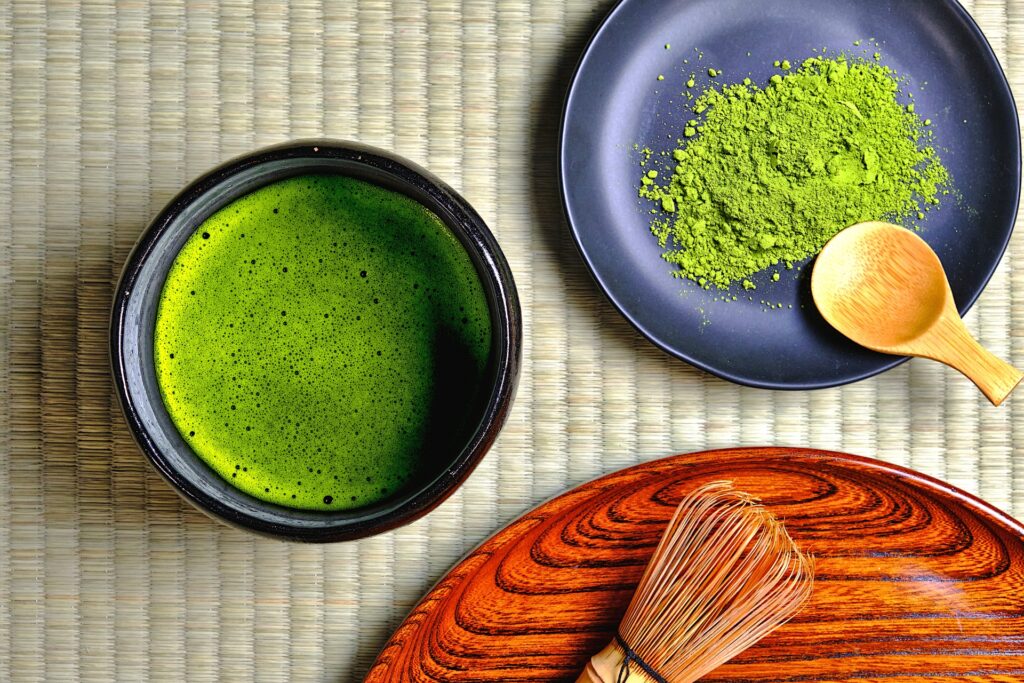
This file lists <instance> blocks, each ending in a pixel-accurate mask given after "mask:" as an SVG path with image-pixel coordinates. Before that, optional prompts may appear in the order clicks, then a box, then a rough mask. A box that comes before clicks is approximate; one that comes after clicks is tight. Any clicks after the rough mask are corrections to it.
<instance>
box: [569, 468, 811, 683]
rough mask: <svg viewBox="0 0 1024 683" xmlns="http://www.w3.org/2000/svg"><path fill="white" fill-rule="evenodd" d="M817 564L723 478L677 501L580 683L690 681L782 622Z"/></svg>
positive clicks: (799, 602)
mask: <svg viewBox="0 0 1024 683" xmlns="http://www.w3.org/2000/svg"><path fill="white" fill-rule="evenodd" d="M813 575H814V566H813V561H812V560H811V558H810V557H809V556H807V555H805V554H803V553H802V552H801V551H800V549H799V548H798V547H797V546H796V544H795V543H794V542H793V540H792V538H790V536H789V534H788V533H787V532H786V529H785V527H784V526H783V525H782V523H781V522H779V521H778V520H777V519H776V518H775V517H774V516H773V515H772V514H771V513H770V512H769V511H768V510H766V509H765V508H764V507H763V506H762V505H761V504H760V502H759V501H758V500H757V499H755V498H753V497H752V496H750V495H748V494H746V493H742V492H740V491H736V490H735V489H734V488H733V487H732V484H730V483H729V482H714V483H712V484H708V485H705V486H702V487H700V488H698V489H697V490H695V491H693V492H692V493H690V494H689V495H688V496H686V498H684V499H683V501H682V502H681V503H680V505H679V508H678V509H677V510H676V513H675V515H674V516H673V517H672V520H671V521H670V522H669V525H668V529H667V530H666V531H665V535H664V536H663V537H662V539H661V542H660V543H659V544H658V547H657V549H656V550H655V551H654V556H653V557H652V558H651V561H650V564H648V566H647V570H646V571H645V572H644V575H643V578H642V579H641V580H640V584H639V586H637V590H636V593H635V594H634V596H633V600H632V602H630V605H629V608H628V609H627V611H626V616H625V617H624V618H623V620H622V623H621V624H620V626H619V630H618V633H617V635H616V638H615V639H614V640H613V641H612V642H611V643H609V645H608V646H607V647H606V648H605V649H604V650H602V651H601V652H600V653H598V654H597V655H595V656H594V657H593V658H592V659H591V660H590V662H589V663H588V665H587V668H586V670H585V671H584V672H583V673H582V674H581V675H580V678H579V679H578V682H577V683H641V682H642V683H651V682H652V681H653V682H654V683H691V682H692V681H696V680H697V679H699V678H700V677H702V676H704V675H706V674H707V673H709V672H710V671H712V670H714V669H716V668H718V667H719V666H721V665H722V664H724V663H725V662H727V661H729V660H730V659H732V658H733V657H735V656H736V655H738V654H739V653H740V652H743V651H744V650H746V649H747V648H749V647H750V646H752V645H753V644H754V643H756V642H757V641H759V640H761V639H762V638H764V637H765V636H766V635H768V634H769V633H771V632H772V631H773V630H775V629H776V628H778V627H779V626H781V625H782V624H783V623H785V622H786V621H788V620H789V619H790V618H791V617H792V616H793V615H794V614H796V613H797V611H799V610H800V608H801V607H802V606H803V604H804V603H805V602H806V600H807V599H808V597H810V594H811V589H812V586H813Z"/></svg>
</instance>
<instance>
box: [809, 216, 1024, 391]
mask: <svg viewBox="0 0 1024 683" xmlns="http://www.w3.org/2000/svg"><path fill="white" fill-rule="evenodd" d="M811 293H812V294H813V295H814V303H815V304H817V306H818V310H819V311H821V314H822V315H823V316H824V317H825V320H827V321H828V322H829V323H830V324H831V325H832V326H833V327H835V328H836V329H837V330H839V331H840V332H842V333H843V334H844V335H846V336H847V337H849V338H850V339H852V340H853V341H855V342H857V343H858V344H860V345H861V346H865V347H867V348H869V349H872V350H874V351H880V352H881V353H891V354H894V355H897V356H919V357H922V358H931V359H932V360H937V361H940V362H942V363H945V364H946V365H949V366H950V367H952V368H955V369H956V370H959V371H960V372H962V373H963V374H965V375H967V377H968V378H969V379H970V380H971V381H972V382H974V383H975V384H976V385H978V388H979V389H981V391H982V392H983V393H984V394H985V396H987V397H988V399H989V400H990V401H992V403H993V404H995V405H999V404H1001V403H1002V402H1003V401H1004V400H1005V399H1006V397H1007V396H1009V395H1010V392H1011V391H1013V390H1014V388H1015V387H1016V386H1017V385H1018V384H1019V383H1020V381H1021V379H1022V378H1024V375H1022V374H1021V372H1020V371H1019V370H1017V369H1015V368H1014V367H1012V366H1011V365H1008V364H1007V363H1005V362H1003V361H1002V360H1000V359H999V358H997V357H996V356H994V355H992V354H991V353H989V352H988V351H986V350H985V349H984V348H982V346H981V345H980V344H979V343H978V342H977V341H975V339H974V337H972V336H971V334H970V332H968V331H967V327H966V326H964V323H963V321H962V320H961V319H960V314H959V313H958V312H957V309H956V304H955V303H954V302H953V292H952V291H951V290H950V288H949V281H948V280H946V273H945V271H944V270H943V269H942V263H941V262H940V261H939V257H938V256H936V255H935V252H934V251H932V249H931V247H929V246H928V244H927V243H926V242H925V241H924V240H923V239H921V238H920V237H918V236H917V235H915V234H914V233H913V232H911V231H910V230H906V229H904V228H900V227H897V226H895V225H892V224H890V223H861V224H859V225H855V226H853V227H851V228H847V229H846V230H844V231H842V232H841V233H839V234H838V235H836V236H835V237H833V238H832V241H830V242H829V243H828V244H826V245H825V248H824V249H823V250H822V251H821V254H820V255H819V256H818V261H817V263H815V265H814V272H813V273H812V275H811Z"/></svg>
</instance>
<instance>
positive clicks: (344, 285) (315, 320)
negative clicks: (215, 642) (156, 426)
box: [153, 175, 491, 510]
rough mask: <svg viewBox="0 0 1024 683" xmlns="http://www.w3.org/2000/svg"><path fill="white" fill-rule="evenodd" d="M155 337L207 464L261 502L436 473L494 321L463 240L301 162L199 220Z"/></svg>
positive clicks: (169, 393)
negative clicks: (300, 168)
mask: <svg viewBox="0 0 1024 683" xmlns="http://www.w3.org/2000/svg"><path fill="white" fill-rule="evenodd" d="M153 348H154V355H155V362H156V374H157V379H158V381H159V384H160V391H161V394H162V396H163V399H164V403H165V405H166V407H167V410H168V412H169V414H170V416H171V419H172V420H173V422H174V424H175V426H176V427H177V428H178V430H179V431H180V432H181V435H182V436H183V437H184V439H185V441H186V442H187V443H188V444H189V445H190V446H191V447H192V449H193V450H194V451H195V453H196V454H197V455H198V456H199V457H200V458H202V459H203V460H204V461H205V462H206V463H207V464H208V465H209V466H210V467H211V468H213V469H214V470H215V471H216V472H217V473H219V474H220V475H221V476H222V477H224V478H225V479H226V480H227V481H228V482H230V483H231V484H232V485H233V486H235V487H237V488H238V489H240V490H242V491H244V492H246V493H248V494H251V495H253V496H255V497H257V498H260V499H262V500H265V501H269V502H272V503H277V504H280V505H285V506H288V507H293V508H301V509H306V510H342V509H349V508H356V507H362V506H365V505H370V504H373V503H376V502H379V501H381V500H383V499H386V498H388V497H390V496H392V495H393V494H395V493H396V492H398V491H400V490H402V489H403V488H405V487H408V486H410V485H412V484H413V483H415V482H416V481H422V480H423V479H424V478H426V477H431V476H433V475H435V474H436V473H437V472H439V471H440V470H441V469H442V468H443V467H445V466H446V465H447V464H448V461H449V460H450V459H451V458H452V457H453V455H454V454H455V453H456V452H457V451H458V450H459V449H460V448H461V447H462V446H463V445H464V444H465V443H466V441H467V440H468V438H469V436H470V435H471V433H472V432H473V430H474V429H475V427H476V423H477V422H478V420H479V417H480V414H481V412H482V410H481V404H482V402H483V401H484V400H485V392H486V388H487V387H486V385H487V381H486V377H485V374H486V373H487V372H488V361H489V358H490V349H491V320H490V313H489V309H488V305H487V299H486V296H485V293H484V289H483V286H482V284H481V282H480V280H479V277H478V275H477V272H476V269H475V268H474V266H473V263H472V262H471V260H470V257H469V255H468V254H467V252H466V251H465V249H464V248H463V246H462V244H461V243H460V242H459V241H458V239H457V238H456V237H455V235H454V234H453V233H452V232H451V230H449V229H448V228H447V226H445V225H444V223H442V222H441V220H440V219H439V218H438V217H437V216H436V215H435V214H434V213H432V212H431V211H430V210H429V209H427V208H426V207H424V206H423V205H421V204H419V203H418V202H416V201H414V200H412V199H410V198H408V197H406V196H405V195H402V194H399V193H396V192H392V191H390V190H386V189H384V188H381V187H379V186H376V185H372V184H369V183H366V182H363V181H360V180H355V179H353V178H349V177H345V176H340V175H308V176H299V177H295V178H290V179H287V180H282V181H279V182H275V183H273V184H271V185H267V186H265V187H263V188H261V189H259V190H256V191H255V192H253V193H251V194H249V195H246V196H244V197H242V198H240V199H238V200H236V201H234V202H232V203H231V204H229V205H227V206H226V207H224V208H223V209H221V210H220V211H218V212H217V213H215V214H214V215H213V216H211V217H210V218H209V219H207V220H206V221H205V222H204V223H203V224H202V225H201V226H200V227H199V228H198V229H197V230H196V232H195V234H194V235H192V237H191V238H190V239H189V240H188V242H186V244H185V246H184V247H183V248H182V250H181V252H180V253H179V254H178V257H177V258H176V259H175V261H174V264H173V265H172V266H171V269H170V272H169V274H168V276H167V281H166V283H165V284H164V289H163V293H162V294H161V298H160V305H159V309H158V312H157V317H156V327H155V330H154V340H153Z"/></svg>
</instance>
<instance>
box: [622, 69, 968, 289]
mask: <svg viewBox="0 0 1024 683" xmlns="http://www.w3.org/2000/svg"><path fill="white" fill-rule="evenodd" d="M784 66H789V65H788V64H786V65H784ZM780 68H782V67H780ZM898 93H899V81H898V80H897V78H896V75H895V74H894V72H893V71H892V70H891V69H890V68H888V67H886V66H883V65H881V64H878V63H875V62H871V61H867V60H863V59H857V58H848V57H845V56H839V57H835V58H824V57H813V58H811V59H808V60H807V61H805V62H804V63H803V65H802V66H801V67H800V68H799V69H797V70H795V71H791V70H787V69H783V73H782V74H777V75H775V76H773V77H772V79H771V82H770V83H769V84H768V85H767V86H766V87H765V88H763V89H761V88H759V87H757V86H756V85H753V84H752V83H751V82H750V80H749V79H746V80H744V82H743V83H740V84H736V85H729V86H725V87H723V88H722V89H721V90H717V89H714V88H711V89H709V90H707V91H706V92H705V93H704V94H703V95H701V96H700V97H699V98H697V99H696V100H694V103H693V114H694V115H695V116H698V117H699V116H701V115H704V116H703V121H698V120H693V121H690V122H689V123H688V124H687V125H686V126H685V130H684V133H683V139H681V140H680V141H679V145H680V148H679V149H676V150H675V151H674V152H673V153H672V158H673V160H674V162H675V168H674V170H673V171H672V173H671V176H670V177H669V176H668V174H667V173H666V174H662V175H661V176H660V177H659V174H658V172H657V171H655V170H648V171H646V172H645V173H644V175H643V177H642V179H641V183H642V184H641V186H640V196H641V197H642V198H645V199H649V200H652V201H654V202H655V208H654V209H653V210H652V213H653V214H654V215H655V218H654V220H653V222H652V225H651V230H652V232H653V233H654V235H655V236H656V237H657V238H658V240H659V242H660V244H661V246H662V248H664V249H665V252H664V255H663V257H664V258H665V260H667V261H668V262H670V263H673V264H675V265H677V266H678V268H679V269H678V271H676V275H678V276H680V277H685V278H689V279H691V280H693V281H695V282H697V283H698V284H699V285H700V286H702V287H705V288H711V287H712V286H713V287H717V288H719V289H726V288H728V287H729V286H730V285H733V284H735V283H738V282H742V283H743V286H744V287H745V288H747V289H753V288H754V285H753V283H752V282H751V281H750V280H749V279H748V278H749V277H750V276H751V275H753V274H754V273H756V272H758V271H761V270H764V269H766V268H768V267H770V266H773V265H776V264H780V263H785V264H786V265H787V266H788V267H792V264H793V262H795V261H800V260H802V259H805V258H807V257H809V256H812V255H814V254H816V253H817V252H818V251H819V250H820V249H821V248H822V247H823V246H824V245H825V243H826V242H828V240H829V239H830V238H831V237H833V236H834V235H835V234H836V233H838V232H839V231H840V230H842V229H843V228H846V227H848V226H850V225H853V224H855V223H860V222H863V221H870V220H890V221H893V222H897V223H898V222H901V221H903V222H906V220H907V219H911V220H913V219H917V220H920V219H922V218H924V211H926V210H928V209H930V208H931V207H932V206H934V205H937V204H938V201H939V200H938V197H939V196H940V195H941V194H943V193H948V190H947V189H946V186H947V185H948V183H949V174H948V172H947V171H946V169H945V168H944V167H943V165H942V163H941V161H940V160H939V157H938V155H937V153H936V151H935V149H934V148H933V147H932V146H931V144H930V140H931V134H930V131H929V130H928V128H927V122H923V121H922V120H921V119H920V118H919V117H918V115H917V114H916V113H915V111H914V106H913V105H912V104H911V105H908V106H904V105H902V104H900V103H899V101H898V100H897V94H898ZM773 279H775V280H777V279H778V277H777V274H776V277H773Z"/></svg>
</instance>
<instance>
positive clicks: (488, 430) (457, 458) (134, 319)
mask: <svg viewBox="0 0 1024 683" xmlns="http://www.w3.org/2000/svg"><path fill="white" fill-rule="evenodd" d="M325 172H326V173H339V174H342V175H347V176H351V177H354V178H359V179H362V180H366V181H369V182H372V183H376V184H377V185H380V186H382V187H386V188H388V189H391V190H395V191H398V192H401V193H403V194H405V195H407V196H409V197H411V198H413V199H415V200H416V201H418V202H420V203H421V204H423V205H424V206H426V207H428V208H429V209H431V210H432V211H433V212H434V213H435V214H437V216H438V217H440V218H441V220H443V221H444V222H445V224H447V225H448V227H449V228H450V229H451V230H452V231H453V232H454V233H455V235H456V236H457V237H458V238H459V239H460V240H461V242H462V244H463V246H464V247H465V248H466V251H467V252H468V253H469V255H470V257H471V258H472V260H473V262H474V264H475V265H476V268H477V272H478V273H479V276H480V281H481V282H482V283H483V285H484V289H485V291H486V293H487V298H488V303H489V305H490V310H491V320H492V324H493V326H494V330H493V335H492V337H493V339H494V341H493V348H492V350H491V358H492V360H491V365H490V368H489V373H490V375H489V380H490V393H489V395H488V397H487V399H486V402H485V404H484V405H483V407H482V409H481V411H480V415H481V417H480V421H479V424H478V426H477V427H476V430H475V431H474V432H473V434H472V436H471V437H470V438H469V440H468V442H467V443H466V444H465V446H464V447H463V448H462V450H461V451H459V452H453V453H451V454H450V458H447V463H448V464H447V466H446V467H444V468H443V469H441V470H440V473H438V474H436V476H434V477H433V478H432V479H430V480H424V481H421V482H419V483H417V484H416V485H414V486H412V487H409V488H408V489H407V490H406V491H405V492H400V493H398V494H396V495H395V496H393V497H392V498H390V499H388V500H386V501H384V502H382V503H379V504H376V505H373V506H367V507H365V508H360V509H357V510H348V511H340V512H310V511H303V510H296V509H291V508H285V507H281V506H278V505H274V504H271V503H267V502H265V501H261V500H259V499H256V498H254V497H252V496H249V495H248V494H245V493H243V492H241V491H239V490H238V489H236V488H234V487H233V486H231V485H230V484H228V483H227V482H226V481H224V480H223V479H222V478H221V477H220V476H219V475H217V474H216V473H215V472H214V471H213V470H212V469H210V468H209V467H208V466H207V465H206V464H205V463H204V462H203V461H202V460H201V459H200V458H199V457H197V456H196V454H195V453H194V452H193V451H192V449H191V448H190V447H189V446H188V445H187V444H186V443H185V441H184V440H183V439H182V437H181V435H180V434H179V433H178V431H177V429H176V428H175V426H174V424H173V423H172V422H171V419H170V416H169V415H168V414H167V410H166V409H165V407H164V403H163V400H162V398H161V397H160V391H159V388H158V385H157V379H156V373H155V369H154V362H153V328H154V322H155V316H156V310H157V303H158V301H159V298H160V293H161V291H162V289H163V285H164V280H165V278H166V275H167V271H168V269H169V268H170V266H171V264H172V263H173V261H174V259H175V257H176V256H177V255H178V252H179V251H180V249H181V247H182V245H183V244H184V243H185V241H186V240H187V239H188V238H189V237H190V236H191V235H192V233H193V232H194V231H195V229H196V227H198V226H199V224H200V223H202V222H203V221H204V220H205V219H206V218H207V217H208V216H210V215H211V214H213V213H214V212H215V211H217V210H218V209H220V208H222V207H223V206H225V205H226V204H228V203H229V202H231V201H233V200H235V199H237V198H239V197H241V196H242V195H245V194H248V193H250V192H252V191H253V190H255V189H256V188H258V187H261V186H263V185H266V184H268V183H271V182H274V181H277V180H281V179H283V178H287V177H289V176H294V175H299V174H304V173H325ZM521 346H522V318H521V314H520V310H519V300H518V296H517V294H516V288H515V283H514V282H513V280H512V273H511V271H510V270H509V267H508V263H507V262H506V261H505V257H504V255H503V254H502V252H501V249H500V248H499V247H498V244H497V242H496V241H495V239H494V236H493V235H492V234H491V232H490V230H488V228H487V226H486V225H485V224H484V221H483V219H481V218H480V216H479V215H477V213H476V212H475V211H474V210H473V209H472V207H470V205H469V204H468V203H466V201H465V200H464V199H462V198H461V197H460V196H459V195H458V194H456V193H455V192H454V191H453V190H452V189H451V188H450V187H448V186H447V185H445V184H444V183H443V182H441V181H440V180H438V179H437V178H435V177H434V176H432V175H431V174H430V173H428V172H427V171H425V170H423V169H422V168H419V167H418V166H416V165H415V164H412V163H410V162H408V161H406V160H404V159H401V158H399V157H397V156H394V155H392V154H388V153H387V152H383V151H381V150H378V149H374V148H372V147H367V146H364V145H358V144H354V143H348V142H335V141H330V140H312V141H299V142H292V143H287V144H283V145H278V146H276V147H270V148H268V149H264V150H260V151H257V152H254V153H252V154H249V155H246V156H243V157H240V158H237V159H234V160H232V161H229V162H227V163H225V164H223V165H221V166H219V167H217V168H215V169H214V170H212V171H210V172H209V173H207V174H206V175H204V176H202V177H201V178H199V179H198V180H196V181H195V182H193V183H192V184H191V185H189V186H188V187H186V188H185V189H184V190H182V192H181V193H180V194H179V195H178V196H177V197H175V198H174V199H173V200H172V201H171V203H170V204H168V205H167V207H166V208H164V210H163V211H162V212H160V215H158V216H157V217H156V219H155V220H154V221H153V222H152V224H151V225H150V226H149V227H148V228H147V229H146V231H145V232H144V233H143V235H142V237H141V238H140V239H139V242H138V244H137V245H136V247H135V249H134V251H133V252H132V254H131V256H129V258H128V262H127V264H126V265H125V269H124V273H123V274H122V276H121V281H120V283H119V285H118V287H117V292H116V294H115V297H114V306H113V313H112V315H111V322H110V361H111V367H112V370H113V376H114V384H115V386H116V388H117V395H118V398H119V399H120V402H121V407H122V409H123V410H124V415H125V418H126V420H127V421H128V425H129V427H130V428H131V430H132V434H133V436H134V437H135V440H136V441H137V442H138V444H139V447H140V448H141V449H142V451H143V452H144V453H145V454H146V456H147V457H148V458H149V459H150V461H151V462H152V463H153V465H154V466H155V467H156V469H157V471H159V472H160V474H161V475H162V476H163V477H164V478H165V479H166V480H167V481H168V482H169V483H170V484H171V485H172V486H173V487H174V488H175V489H176V490H177V491H178V492H179V493H180V494H181V495H182V496H183V497H184V498H185V499H186V500H188V501H190V502H191V503H193V504H194V505H195V506H196V507H198V508H199V509H200V510H202V511H204V512H206V513H208V514H210V515H212V516H213V517H215V518H218V519H220V520H223V521H224V522H227V523H228V524H231V525H233V526H236V527H239V528H243V529H248V530H251V531H255V532H258V533H261V534H265V535H268V536H274V537H278V538H283V539H288V540H292V541H308V542H328V541H343V540H351V539H356V538H362V537H365V536H370V535H373V534H377V533H380V532H383V531H387V530H389V529H393V528H395V527H397V526H400V525H402V524H406V523H408V522H411V521H413V520H415V519H417V518H419V517H421V516H423V515H425V514H426V513H427V512H429V511H430V510H432V509H433V508H434V507H436V506H437V505H439V504H440V503H441V502H442V501H444V500H445V499H446V498H447V497H448V496H449V495H451V494H452V492H454V490H455V489H456V488H458V486H459V485H460V484H461V483H462V482H463V481H464V480H465V479H466V477H468V476H469V474H470V473H471V472H472V471H473V469H474V468H475V467H476V465H477V463H479V462H480V460H481V458H483V456H484V454H485V453H486V452H487V450H488V449H489V448H490V447H491V444H492V443H493V442H494V440H495V438H496V437H497V435H498V432H499V431H500V429H501V427H502V425H503V424H504V422H505V418H506V416H507V415H508V411H509V408H510V407H511V404H512V399H513V396H514V393H515V387H516V382H517V380H518V377H519V365H520V349H521ZM442 455H443V454H442Z"/></svg>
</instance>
